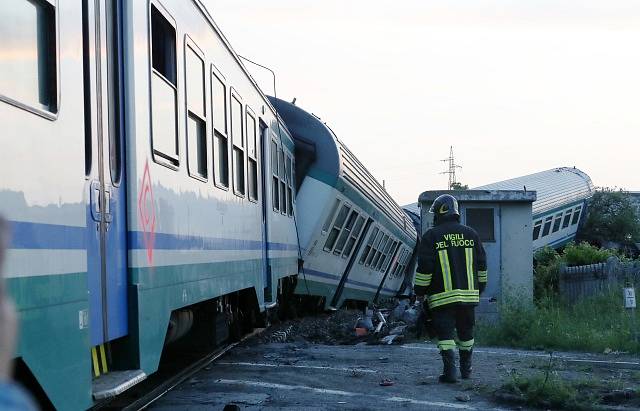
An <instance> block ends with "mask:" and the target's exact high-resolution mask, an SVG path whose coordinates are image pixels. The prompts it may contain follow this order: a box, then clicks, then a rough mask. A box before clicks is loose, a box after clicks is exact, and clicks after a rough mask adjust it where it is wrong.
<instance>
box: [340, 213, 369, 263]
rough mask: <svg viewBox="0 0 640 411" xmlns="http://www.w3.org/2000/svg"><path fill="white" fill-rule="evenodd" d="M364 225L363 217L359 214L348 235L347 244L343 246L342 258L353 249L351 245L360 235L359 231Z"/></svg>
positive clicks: (346, 256) (347, 255)
mask: <svg viewBox="0 0 640 411" xmlns="http://www.w3.org/2000/svg"><path fill="white" fill-rule="evenodd" d="M363 226H364V217H363V216H359V217H358V220H356V223H355V225H354V226H353V230H351V236H350V237H349V241H347V245H346V246H345V247H344V252H343V253H342V257H343V258H348V257H349V256H350V255H351V251H353V246H354V245H355V244H356V241H358V238H359V237H360V232H361V231H362V227H363Z"/></svg>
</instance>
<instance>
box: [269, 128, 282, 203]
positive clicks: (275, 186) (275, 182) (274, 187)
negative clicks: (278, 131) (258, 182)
mask: <svg viewBox="0 0 640 411" xmlns="http://www.w3.org/2000/svg"><path fill="white" fill-rule="evenodd" d="M271 174H272V179H271V201H272V203H273V211H278V212H279V211H280V179H279V178H278V143H276V142H275V141H274V140H271Z"/></svg>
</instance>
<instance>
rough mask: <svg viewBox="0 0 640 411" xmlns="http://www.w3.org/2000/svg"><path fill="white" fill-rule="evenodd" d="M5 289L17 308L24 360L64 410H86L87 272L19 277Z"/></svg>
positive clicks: (88, 389)
mask: <svg viewBox="0 0 640 411" xmlns="http://www.w3.org/2000/svg"><path fill="white" fill-rule="evenodd" d="M7 289H8V291H9V294H10V295H11V296H12V298H13V299H14V301H15V303H16V307H17V309H18V318H19V321H20V335H19V342H18V352H17V356H19V357H22V359H23V361H24V362H25V363H26V364H27V366H28V367H29V369H30V370H31V372H32V373H33V374H34V376H35V378H36V379H37V380H38V382H39V383H40V384H41V385H42V387H43V389H44V390H45V392H46V393H47V394H48V395H49V399H50V400H51V402H52V403H53V404H54V406H55V407H56V408H58V409H60V410H67V409H68V410H77V409H86V408H88V407H90V406H91V405H92V400H91V373H90V369H91V361H90V356H89V344H90V343H89V332H88V331H89V330H88V328H84V329H80V322H79V317H80V314H81V312H83V311H84V312H87V310H88V309H89V301H88V294H87V273H71V274H59V275H42V276H34V277H17V278H9V279H8V280H7Z"/></svg>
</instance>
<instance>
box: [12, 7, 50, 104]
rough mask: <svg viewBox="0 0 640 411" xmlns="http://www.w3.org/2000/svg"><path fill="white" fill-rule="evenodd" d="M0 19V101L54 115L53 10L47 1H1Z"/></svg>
mask: <svg viewBox="0 0 640 411" xmlns="http://www.w3.org/2000/svg"><path fill="white" fill-rule="evenodd" d="M0 19H1V21H2V24H0V39H2V40H1V41H2V51H3V52H2V58H0V99H2V100H4V101H6V102H8V103H10V104H14V105H16V106H18V107H21V108H25V109H29V108H32V109H35V112H36V113H41V111H45V112H49V113H56V112H57V111H58V79H57V77H58V76H57V68H58V65H57V52H56V50H57V47H56V33H57V31H56V10H55V7H54V6H53V5H51V3H50V2H48V1H46V0H28V1H25V0H22V1H11V2H3V4H2V6H1V7H0Z"/></svg>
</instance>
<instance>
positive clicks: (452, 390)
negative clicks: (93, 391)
mask: <svg viewBox="0 0 640 411" xmlns="http://www.w3.org/2000/svg"><path fill="white" fill-rule="evenodd" d="M359 316H361V312H359V311H348V310H345V311H338V312H336V313H334V314H331V315H329V314H323V315H319V316H316V317H309V318H304V319H301V320H295V321H288V322H284V323H282V324H278V325H275V326H272V327H271V328H270V329H268V330H267V331H265V332H264V333H263V334H262V335H260V336H258V337H255V338H253V339H251V340H248V341H246V342H245V343H243V344H242V345H241V346H238V347H236V348H235V349H234V350H232V351H231V352H230V353H229V354H227V355H226V356H224V357H222V358H221V359H220V360H219V361H217V362H216V363H214V364H212V365H211V366H210V367H208V368H207V369H205V370H203V371H201V372H200V373H199V374H197V375H196V376H195V377H194V378H192V379H191V380H190V381H188V382H186V383H184V384H183V385H181V386H180V387H178V388H177V389H176V390H174V391H172V392H170V393H169V394H168V395H167V396H166V397H164V398H163V399H161V400H160V401H159V402H158V403H157V404H156V405H155V406H154V408H155V409H159V410H169V409H190V410H199V409H209V410H210V409H214V410H215V409H223V408H224V406H225V405H227V404H235V405H237V406H238V407H239V408H240V409H247V410H258V409H288V410H385V409H395V408H402V409H411V410H412V409H415V410H419V409H420V410H424V409H443V410H445V409H447V410H448V409H452V408H453V409H470V410H474V409H477V410H485V409H625V410H627V409H640V358H636V357H632V356H627V355H624V354H613V353H612V354H584V353H560V352H554V353H548V352H541V351H522V350H509V349H500V348H491V347H476V348H475V350H474V375H473V378H472V379H471V380H467V381H464V382H460V383H458V384H453V385H449V384H447V385H443V384H439V383H438V382H437V376H438V375H439V374H440V371H441V361H440V357H439V353H438V350H437V348H436V346H435V345H434V344H432V343H428V342H424V341H419V340H416V339H415V337H414V336H413V334H412V333H411V332H410V331H408V332H406V333H405V334H407V335H406V336H405V337H404V338H401V339H400V340H398V341H394V343H393V344H391V345H386V344H380V337H378V336H376V337H372V336H364V337H356V336H355V333H354V330H353V328H354V325H355V323H356V321H357V319H358V317H359ZM395 325H397V324H390V326H391V327H389V328H393V327H394V326H395Z"/></svg>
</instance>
